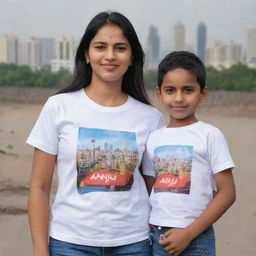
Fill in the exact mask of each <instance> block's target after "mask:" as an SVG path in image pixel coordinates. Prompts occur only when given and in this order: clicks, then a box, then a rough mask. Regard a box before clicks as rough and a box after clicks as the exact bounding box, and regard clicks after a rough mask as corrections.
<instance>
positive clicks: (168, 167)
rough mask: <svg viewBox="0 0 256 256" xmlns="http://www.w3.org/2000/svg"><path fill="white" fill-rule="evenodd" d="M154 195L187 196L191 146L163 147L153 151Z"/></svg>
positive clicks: (190, 167)
mask: <svg viewBox="0 0 256 256" xmlns="http://www.w3.org/2000/svg"><path fill="white" fill-rule="evenodd" d="M154 155H155V158H154V168H155V173H156V182H155V184H154V191H155V193H158V192H172V193H179V194H189V193H190V186H191V169H192V157H193V146H185V145H164V146H160V147H157V148H156V149H155V151H154Z"/></svg>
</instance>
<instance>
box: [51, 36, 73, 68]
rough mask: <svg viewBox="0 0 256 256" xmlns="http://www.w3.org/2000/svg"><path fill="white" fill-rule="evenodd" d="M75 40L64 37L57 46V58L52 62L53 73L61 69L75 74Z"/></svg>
mask: <svg viewBox="0 0 256 256" xmlns="http://www.w3.org/2000/svg"><path fill="white" fill-rule="evenodd" d="M75 49H76V45H75V40H74V39H73V38H72V37H65V36H64V37H62V38H61V39H60V40H57V41H56V44H55V58H54V59H52V60H51V71H52V72H57V71H59V70H60V69H61V68H65V69H68V70H69V71H70V72H73V68H74V64H73V63H74V55H75Z"/></svg>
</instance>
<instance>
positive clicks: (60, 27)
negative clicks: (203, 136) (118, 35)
mask: <svg viewBox="0 0 256 256" xmlns="http://www.w3.org/2000/svg"><path fill="white" fill-rule="evenodd" d="M104 10H115V11H119V12H121V13H123V14H124V15H126V16H127V17H128V18H129V20H130V21H131V22H132V24H133V25H134V27H135V29H136V31H137V34H138V36H139V38H140V40H141V42H142V44H143V45H145V44H146V40H147V36H148V28H149V26H150V25H155V26H156V27H157V28H158V31H159V35H160V37H161V48H162V49H166V50H169V49H170V47H171V43H172V39H171V36H172V33H173V26H174V24H175V23H177V22H181V23H183V24H184V25H185V27H186V38H187V39H186V41H187V42H188V43H190V44H194V45H195V42H196V41H195V40H196V28H197V25H198V23H199V22H201V21H202V22H204V23H205V24H206V25H207V29H208V43H210V42H213V41H221V42H228V41H230V40H233V41H234V42H237V43H241V44H244V42H245V30H246V28H247V27H249V26H252V25H256V0H0V35H2V34H5V33H12V34H16V35H17V36H19V37H22V38H24V37H27V36H38V37H55V38H58V37H61V36H63V35H70V36H74V37H75V38H76V39H77V40H78V39H80V37H81V36H82V34H83V32H84V29H85V27H86V26H87V24H88V22H89V21H90V20H91V18H92V17H93V16H94V15H95V14H97V13H98V12H100V11H104Z"/></svg>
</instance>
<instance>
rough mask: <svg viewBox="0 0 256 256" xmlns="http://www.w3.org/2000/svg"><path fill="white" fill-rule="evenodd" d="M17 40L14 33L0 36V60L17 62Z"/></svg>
mask: <svg viewBox="0 0 256 256" xmlns="http://www.w3.org/2000/svg"><path fill="white" fill-rule="evenodd" d="M18 61H19V41H18V38H17V37H16V36H15V35H3V36H0V62H2V63H14V64H18Z"/></svg>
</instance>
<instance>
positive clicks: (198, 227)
mask: <svg viewBox="0 0 256 256" xmlns="http://www.w3.org/2000/svg"><path fill="white" fill-rule="evenodd" d="M214 178H215V182H216V187H217V193H216V195H215V197H214V198H213V199H212V201H211V202H210V204H209V205H208V207H207V208H206V210H205V211H204V212H203V213H202V214H201V215H200V216H199V217H198V218H197V219H196V220H195V221H194V222H192V223H191V224H190V225H189V226H187V227H186V228H173V229H170V230H168V231H167V232H166V233H164V234H163V235H162V239H161V240H160V242H159V243H160V244H161V245H162V246H163V247H164V249H165V250H166V251H168V252H169V253H171V254H173V255H175V256H177V255H179V254H180V253H181V252H182V251H184V250H185V249H186V247H187V246H188V245H189V244H190V242H191V241H192V240H193V239H194V238H196V237H197V236H198V235H199V234H201V233H202V232H203V231H204V230H206V229H207V228H208V227H210V226H211V225H212V224H213V223H214V222H216V221H217V220H218V219H219V218H220V217H221V216H222V215H223V214H224V213H225V212H226V210H227V209H228V208H229V207H230V206H231V205H232V204H233V203H234V201H235V198H236V192H235V184H234V179H233V176H232V169H227V170H225V171H222V172H219V173H217V174H215V175H214Z"/></svg>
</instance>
